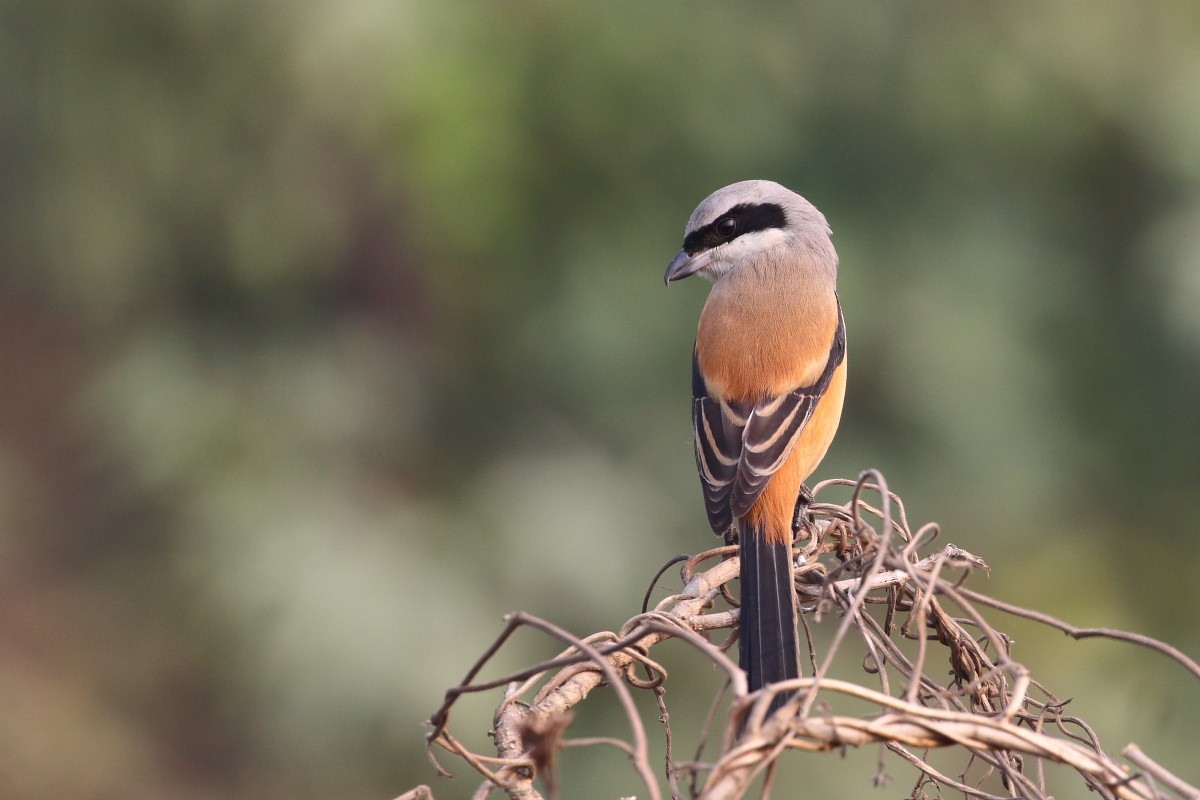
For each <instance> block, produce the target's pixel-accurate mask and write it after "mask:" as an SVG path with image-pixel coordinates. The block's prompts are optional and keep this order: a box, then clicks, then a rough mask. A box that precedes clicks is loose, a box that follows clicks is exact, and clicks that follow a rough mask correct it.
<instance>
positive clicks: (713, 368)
mask: <svg viewBox="0 0 1200 800" xmlns="http://www.w3.org/2000/svg"><path fill="white" fill-rule="evenodd" d="M837 265H838V259H837V253H836V252H834V249H833V242H832V241H831V240H830V230H829V225H828V223H826V221H825V217H824V216H822V214H821V212H820V211H818V210H817V209H816V208H815V207H814V206H813V205H812V204H811V203H809V202H808V201H807V200H805V199H804V198H803V197H801V196H800V195H798V194H796V193H795V192H792V191H789V190H788V189H785V188H784V187H783V186H780V185H779V184H777V183H773V182H771V181H742V182H740V183H735V184H732V185H730V186H726V187H725V188H724V189H719V190H717V191H716V192H713V193H712V194H711V195H709V196H708V197H707V198H706V199H705V200H704V202H702V203H701V204H700V205H699V207H697V208H696V210H695V211H694V212H692V216H691V219H689V220H688V224H687V228H686V229H685V233H684V239H683V249H681V250H680V251H679V252H678V253H676V255H675V257H674V258H673V259H672V260H671V263H670V265H669V266H668V267H667V272H666V275H665V276H664V278H665V280H666V282H667V283H668V284H669V283H670V282H671V281H677V280H680V279H682V278H686V277H688V276H689V275H694V274H697V273H699V274H700V275H703V276H704V277H706V278H708V279H709V280H711V281H712V283H713V287H712V290H711V291H710V292H709V295H708V301H707V302H706V303H705V304H704V309H703V311H701V312H700V325H699V328H698V329H697V331H696V347H695V350H694V351H693V355H692V428H693V430H694V433H695V437H694V438H695V447H696V468H697V470H698V471H699V473H700V482H701V484H702V486H703V489H704V504H705V508H706V510H707V511H708V521H709V524H710V525H712V529H713V531H714V532H715V533H716V534H718V535H720V536H725V535H727V534H728V533H729V532H730V529H731V528H733V527H734V525H735V521H736V529H737V538H738V543H739V549H738V553H739V557H740V562H741V565H740V570H741V574H740V579H741V601H740V602H741V620H740V623H739V625H740V632H739V637H740V644H739V646H738V649H739V663H740V665H741V668H742V669H743V670H745V671H746V675H747V681H748V683H749V688H750V690H751V691H754V690H757V689H759V688H761V687H763V686H764V685H766V684H770V683H774V682H776V681H782V680H788V679H790V678H796V677H799V674H800V671H799V670H800V663H799V662H800V646H799V640H798V638H797V632H796V625H797V616H796V615H797V611H796V600H795V598H796V595H795V592H794V590H793V585H792V581H793V565H792V558H791V544H792V536H793V520H794V519H796V516H797V510H798V508H797V506H798V502H799V501H798V498H799V496H800V493H801V488H802V484H803V481H804V480H805V479H806V478H807V477H808V476H809V475H810V474H812V471H813V470H814V469H816V467H817V464H818V463H820V461H821V458H822V457H824V455H825V451H826V450H827V449H828V448H829V444H830V442H831V441H833V435H834V433H835V432H836V431H837V427H838V421H839V420H840V418H841V415H842V399H843V397H844V396H845V392H846V328H845V323H844V322H843V321H842V310H841V305H840V303H839V302H838V297H837ZM782 702H783V699H782V698H780V699H778V700H777V702H776V704H775V705H780V704H782Z"/></svg>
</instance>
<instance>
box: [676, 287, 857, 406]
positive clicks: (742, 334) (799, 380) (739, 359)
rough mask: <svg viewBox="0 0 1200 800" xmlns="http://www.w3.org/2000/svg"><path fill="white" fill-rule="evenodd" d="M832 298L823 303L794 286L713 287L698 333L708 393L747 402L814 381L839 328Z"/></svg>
mask: <svg viewBox="0 0 1200 800" xmlns="http://www.w3.org/2000/svg"><path fill="white" fill-rule="evenodd" d="M829 294H830V298H829V300H830V301H831V302H823V301H822V299H821V298H820V297H818V296H815V294H814V293H812V292H804V291H798V290H797V289H796V288H794V287H785V286H778V285H776V286H770V285H767V286H753V285H742V286H738V285H732V286H721V285H718V286H714V287H713V291H712V293H711V294H710V295H709V298H708V302H706V303H705V305H704V311H703V312H701V314H700V325H699V328H698V329H697V332H696V356H697V359H698V360H699V366H700V372H701V374H702V375H703V377H704V381H705V384H706V385H707V386H708V390H709V392H710V393H711V394H713V395H716V396H718V397H722V398H725V399H727V400H732V401H734V402H743V401H746V400H759V399H762V398H765V397H773V396H776V395H779V394H783V393H786V392H789V391H791V390H792V389H795V388H797V387H800V386H807V385H809V384H811V383H812V382H813V381H815V380H816V379H817V378H818V377H819V376H820V374H821V371H822V370H823V369H824V367H825V362H826V360H827V358H828V355H829V342H830V341H831V340H832V337H833V329H834V328H835V327H836V324H837V301H836V298H834V297H833V295H832V293H829ZM825 306H829V307H828V308H825Z"/></svg>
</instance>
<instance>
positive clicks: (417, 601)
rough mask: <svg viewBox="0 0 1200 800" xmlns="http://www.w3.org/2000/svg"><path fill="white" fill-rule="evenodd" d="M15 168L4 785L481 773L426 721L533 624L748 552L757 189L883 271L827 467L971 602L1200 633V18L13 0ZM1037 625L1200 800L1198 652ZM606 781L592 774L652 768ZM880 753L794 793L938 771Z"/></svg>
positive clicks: (607, 785) (56, 790)
mask: <svg viewBox="0 0 1200 800" xmlns="http://www.w3.org/2000/svg"><path fill="white" fill-rule="evenodd" d="M0 176H2V177H0V269H2V273H0V329H2V331H3V333H2V337H3V338H2V339H0V375H2V376H3V377H2V380H0V569H2V570H3V581H2V582H0V592H2V594H3V601H2V602H0V741H2V745H0V795H3V796H5V797H23V798H34V799H36V798H60V797H79V798H110V797H122V798H151V797H154V798H157V797H175V798H220V797H237V798H263V799H266V800H270V799H271V798H281V799H282V798H289V799H291V800H295V799H296V798H324V797H346V798H349V797H361V798H390V797H393V796H395V795H397V794H399V793H400V792H402V791H404V790H406V789H408V788H411V786H412V785H414V784H416V783H418V782H431V783H433V786H434V789H435V793H436V794H437V795H438V797H439V798H445V797H467V796H469V795H470V792H471V791H472V789H473V787H474V786H475V783H476V782H475V780H474V779H473V778H471V777H470V775H469V773H468V771H467V770H466V769H465V768H463V767H461V765H456V766H457V767H458V769H457V772H458V774H459V779H458V780H457V781H455V782H445V781H439V780H436V779H435V778H434V776H433V772H432V770H431V768H430V767H429V766H428V765H427V763H426V761H425V759H424V756H423V754H422V746H423V735H424V731H425V729H424V728H423V727H422V725H421V721H422V720H424V719H425V718H426V717H427V716H428V715H429V714H430V713H431V712H432V711H433V709H434V708H436V706H437V705H438V703H439V702H440V699H441V693H442V692H443V691H444V690H445V688H446V687H448V686H450V685H451V684H453V683H455V682H457V680H458V679H459V678H460V677H461V676H462V674H463V673H464V672H465V670H466V669H467V667H468V666H469V665H470V664H471V663H472V661H473V660H474V658H475V657H476V655H478V654H479V653H480V652H481V651H482V650H483V648H484V647H485V646H486V644H487V643H488V642H489V641H490V640H491V637H492V636H493V635H495V633H497V632H498V631H499V630H500V627H501V619H500V618H501V614H502V613H504V612H507V611H510V610H516V609H524V610H527V611H530V612H532V613H535V614H540V615H542V616H545V617H547V618H549V619H551V620H553V621H555V622H556V623H558V624H561V625H563V626H565V627H567V628H569V629H571V630H574V631H576V632H578V633H585V632H589V631H594V630H600V629H606V628H614V627H615V626H617V625H619V624H620V623H621V622H623V621H624V620H625V619H627V618H628V617H629V616H630V615H631V614H633V613H634V612H635V611H636V609H637V606H638V604H639V603H640V599H641V593H642V591H643V589H644V587H645V585H646V582H647V580H648V578H649V576H650V575H651V574H652V572H653V570H654V568H655V567H656V566H657V565H658V564H660V563H662V562H663V561H665V560H666V559H667V558H668V557H670V556H672V555H675V554H677V553H680V552H687V551H691V552H694V551H696V550H699V549H701V548H706V547H708V546H710V545H712V544H713V543H714V540H713V539H712V538H711V535H710V534H709V533H708V532H707V525H706V523H705V520H704V515H703V511H702V506H701V501H700V494H699V490H698V484H697V481H696V477H695V473H694V469H693V462H692V453H691V445H690V427H689V424H690V423H689V402H690V400H689V365H690V361H689V359H690V348H691V339H692V335H693V333H694V330H695V322H696V318H697V314H698V311H699V308H700V305H701V304H702V302H703V298H704V294H705V291H706V287H705V286H704V285H703V284H702V283H701V282H700V281H688V282H686V283H685V284H682V285H679V286H673V287H672V288H671V289H670V290H667V289H665V288H664V287H663V286H662V272H663V269H664V267H665V265H666V262H667V260H668V259H669V258H670V257H671V255H672V254H673V253H674V252H675V250H676V249H677V248H678V246H679V244H680V241H681V238H682V232H683V225H684V222H685V221H686V219H687V216H688V215H689V214H690V213H691V211H692V209H693V207H694V206H695V205H696V204H697V203H698V202H699V200H700V199H702V198H703V197H704V196H705V195H707V194H708V193H709V192H710V191H712V190H714V189H716V188H718V187H720V186H722V185H724V184H726V183H729V182H732V181H734V180H740V179H745V178H771V179H775V180H778V181H780V182H782V183H784V184H786V185H788V186H790V187H791V188H794V189H796V190H797V191H799V192H801V193H802V194H804V195H805V196H807V197H808V198H809V199H810V200H812V201H813V202H814V203H815V204H816V205H817V206H818V207H819V208H821V209H822V210H823V211H824V212H825V214H826V215H827V217H828V218H829V220H830V222H831V224H832V226H833V229H834V234H835V235H834V241H835V244H836V245H837V247H838V249H839V251H840V254H841V258H842V270H841V281H840V287H841V297H842V302H843V305H844V308H845V313H846V320H847V325H848V329H849V344H850V351H851V364H852V371H851V375H850V385H849V392H848V397H847V403H846V414H845V417H844V419H843V422H842V428H841V433H840V435H839V438H838V440H837V441H836V443H835V445H834V447H833V449H832V451H831V453H830V455H829V457H828V458H827V459H826V461H825V463H824V465H823V466H822V468H821V470H820V472H819V473H818V476H817V477H832V476H845V477H855V476H856V475H857V474H858V473H859V472H860V471H861V470H863V469H866V468H868V467H877V468H880V469H881V470H883V472H884V473H885V475H886V476H887V478H888V479H889V481H890V483H891V486H892V488H893V489H894V490H896V491H898V492H899V493H900V494H901V495H902V496H903V497H904V498H905V500H906V501H907V504H908V508H909V514H910V518H911V519H912V521H913V522H914V526H915V525H918V524H921V523H923V522H925V521H928V520H937V521H938V522H940V523H941V524H942V526H943V530H944V534H943V538H942V541H943V542H945V541H951V542H954V543H955V544H957V545H960V546H962V547H965V548H967V549H968V550H971V551H972V552H974V553H977V554H979V555H980V556H982V557H983V558H985V559H986V560H987V561H988V562H989V563H990V564H991V566H992V567H993V574H992V576H991V577H990V578H987V577H985V576H983V575H978V576H976V578H975V579H974V581H975V582H974V584H973V585H974V586H975V587H976V588H979V589H982V590H985V591H988V592H991V593H994V594H996V595H998V596H1000V597H1002V598H1005V599H1007V600H1010V601H1013V602H1017V603H1022V604H1025V605H1029V606H1033V607H1037V608H1040V609H1042V610H1044V611H1047V612H1050V613H1054V614H1056V615H1058V616H1061V617H1064V618H1066V619H1068V620H1070V621H1072V622H1074V623H1077V624H1081V625H1111V626H1117V627H1124V628H1131V629H1135V630H1138V631H1141V632H1144V633H1148V634H1151V635H1154V636H1158V637H1161V638H1164V639H1167V640H1170V641H1171V642H1172V643H1174V644H1176V645H1177V646H1179V647H1180V648H1181V649H1183V650H1184V651H1185V652H1189V653H1191V654H1193V655H1196V654H1200V627H1198V626H1197V613H1198V612H1197V608H1198V607H1200V581H1197V579H1196V577H1195V565H1196V564H1197V563H1198V561H1200V541H1198V539H1197V536H1196V533H1197V527H1198V526H1197V522H1196V504H1197V501H1198V500H1200V489H1198V488H1197V479H1198V478H1200V7H1198V6H1197V5H1196V4H1195V3H1194V2H1191V0H1178V1H1177V2H1170V1H1162V2H1147V3H1136V4H1135V3H1127V2H1121V1H1119V0H1101V1H1100V2H1063V3H1056V4H1041V3H1031V2H1012V3H994V4H993V3H963V2H958V1H957V0H953V1H952V0H945V1H944V2H914V3H890V4H885V3H868V2H854V1H851V2H842V3H822V4H795V3H782V2H776V3H770V2H763V3H756V4H745V5H733V4H719V3H715V2H692V3H683V2H663V3H644V2H627V1H626V0H620V1H619V2H606V3H590V4H585V3H572V4H552V3H542V2H514V3H492V2H475V3H438V2H427V1H418V2H406V1H404V0H392V1H391V2H382V1H380V0H355V1H354V2H346V1H345V0H337V1H336V2H335V1H334V0H299V1H298V2H290V3H284V2H267V1H266V0H260V1H259V2H239V3H234V2H219V1H214V0H182V1H181V2H175V3H156V2H148V1H147V0H96V1H95V2H89V3H75V2H64V0H40V2H19V1H15V0H9V1H8V2H4V3H3V4H2V5H0ZM1172 565H1174V566H1173V567H1172V569H1167V568H1166V567H1168V566H1172ZM1176 568H1178V569H1176ZM997 624H998V625H999V626H1000V627H1002V628H1006V629H1008V630H1010V631H1012V632H1013V633H1014V635H1015V636H1016V638H1017V650H1016V653H1015V654H1016V656H1017V657H1018V658H1019V659H1021V660H1022V661H1023V662H1024V663H1025V664H1027V665H1028V666H1029V667H1030V668H1031V669H1032V670H1033V672H1034V674H1035V675H1036V676H1038V677H1040V678H1042V679H1043V680H1045V681H1046V682H1047V683H1048V684H1049V685H1050V687H1051V688H1052V689H1053V690H1055V691H1057V692H1058V693H1059V694H1060V696H1064V697H1075V698H1076V699H1075V702H1074V703H1073V704H1072V706H1070V709H1071V711H1072V712H1073V713H1075V714H1078V715H1080V716H1082V717H1084V718H1086V719H1088V720H1089V721H1091V722H1092V723H1093V724H1094V725H1095V726H1096V728H1097V730H1098V732H1099V733H1100V735H1101V737H1102V740H1103V741H1104V742H1105V743H1106V744H1107V746H1108V748H1109V749H1110V750H1112V751H1116V750H1118V749H1119V748H1120V747H1122V746H1123V745H1124V744H1125V743H1126V742H1127V741H1130V740H1135V741H1137V742H1139V743H1140V744H1141V745H1142V746H1143V748H1144V749H1146V750H1147V751H1148V752H1149V753H1150V754H1151V755H1153V756H1154V757H1156V758H1158V759H1159V760H1160V761H1162V762H1164V763H1165V764H1166V765H1167V766H1169V767H1171V768H1173V769H1175V770H1176V771H1177V772H1178V773H1179V774H1180V775H1181V776H1182V777H1184V778H1186V779H1189V780H1191V781H1193V782H1196V781H1200V772H1197V764H1196V760H1195V758H1194V752H1195V741H1196V739H1197V737H1198V736H1200V724H1198V723H1197V720H1198V719H1200V687H1198V686H1197V685H1196V683H1195V682H1194V681H1192V680H1190V679H1189V678H1188V677H1187V675H1186V673H1185V672H1184V671H1183V670H1182V669H1180V668H1179V667H1177V666H1175V665H1172V664H1169V663H1167V662H1165V660H1164V659H1161V658H1159V657H1157V656H1154V655H1152V654H1149V653H1147V652H1145V651H1140V650H1136V649H1134V648H1131V647H1118V646H1111V645H1107V644H1104V643H1100V642H1082V643H1076V642H1072V641H1070V640H1068V639H1066V638H1065V637H1063V636H1061V635H1060V634H1050V633H1045V632H1042V631H1039V630H1037V629H1036V628H1034V627H1033V626H1022V625H1019V624H1016V623H1012V624H1010V623H1009V622H1008V621H1007V620H1005V619H1003V618H1000V619H998V620H997ZM555 651H556V648H555V647H554V646H553V645H552V644H550V643H548V642H546V641H545V640H541V639H538V638H537V637H534V636H532V635H529V636H523V637H518V639H516V640H515V641H514V642H513V645H512V648H511V649H510V650H508V651H506V652H505V653H503V654H502V656H501V658H500V660H499V663H498V664H497V665H496V668H495V670H494V671H493V672H491V673H490V674H492V675H497V674H500V673H499V670H500V669H504V668H512V667H516V666H518V665H520V664H523V663H532V662H533V661H535V660H538V659H541V658H543V657H547V656H549V655H551V654H552V653H553V652H555ZM676 658H677V660H676V661H675V662H673V663H674V664H675V665H676V668H677V669H683V670H685V671H686V668H685V667H683V666H681V665H683V664H686V663H687V662H688V656H687V653H686V651H685V650H684V649H682V648H681V649H679V650H678V651H676ZM710 681H711V677H710ZM710 688H711V687H708V688H705V689H704V690H703V692H701V691H697V692H696V694H695V696H696V697H697V699H696V701H695V703H694V705H695V706H696V707H697V708H698V709H699V711H698V712H697V713H703V709H704V707H705V704H706V702H707V698H708V696H709V695H707V694H706V692H707V691H709V689H710ZM673 691H675V692H676V694H675V695H673V697H674V698H676V700H675V702H676V703H677V704H678V705H677V707H679V705H686V704H687V703H688V697H689V695H688V694H687V691H686V689H682V688H681V689H677V690H673ZM494 699H495V698H492V700H494ZM601 704H609V705H611V703H610V700H608V699H605V698H602V697H600V698H599V699H598V700H596V705H597V706H599V705H601ZM476 706H477V707H476V710H475V711H467V710H466V709H464V713H463V714H461V715H459V716H458V717H456V718H455V720H456V722H458V723H460V724H463V725H465V726H466V728H467V731H468V732H470V733H472V734H473V735H479V737H480V741H479V742H478V743H480V744H486V740H483V739H482V731H483V730H484V729H485V728H486V724H487V720H488V718H489V705H488V703H486V702H481V703H477V704H476ZM591 713H592V714H599V715H600V717H601V719H600V721H599V722H597V723H595V725H594V726H593V727H590V728H589V727H588V725H587V724H586V723H583V722H581V723H580V724H581V725H583V727H581V728H580V729H579V730H578V731H575V730H573V731H572V732H578V733H583V732H587V731H591V732H604V733H607V734H610V735H619V734H620V733H621V730H622V729H621V725H620V720H619V718H617V717H616V716H615V714H610V716H609V717H604V716H603V714H600V712H599V711H593V712H591ZM604 713H605V714H607V713H609V712H604ZM680 713H683V712H682V711H680ZM471 714H476V717H474V718H472V717H471ZM580 716H581V718H582V717H587V716H589V714H584V713H581V714H580ZM650 716H652V714H650ZM648 718H649V717H648ZM570 758H574V759H575V761H573V762H570V763H568V764H567V766H566V767H565V768H566V769H568V771H569V774H570V775H571V776H573V777H574V778H575V779H576V780H578V781H579V783H578V784H576V788H574V789H572V790H571V791H569V792H568V796H571V797H589V796H595V797H614V796H618V793H619V792H626V793H634V792H640V790H639V789H638V787H637V785H636V784H635V783H633V782H632V778H631V776H632V772H631V771H630V770H629V769H628V767H627V765H626V764H625V763H624V759H623V758H622V757H620V756H619V755H612V754H608V755H607V756H605V759H606V760H603V761H602V763H598V764H596V765H595V766H592V765H590V764H589V763H587V759H586V757H582V758H581V756H579V755H578V754H569V756H568V760H569V759H570ZM874 758H875V753H874V752H871V753H869V754H867V759H866V762H865V763H866V766H865V768H861V769H851V768H850V767H849V766H847V762H843V761H841V760H840V759H838V758H829V757H816V756H802V757H799V758H798V759H796V764H798V765H800V766H801V767H802V768H803V770H811V772H803V773H802V775H801V777H800V778H798V779H797V780H798V781H800V782H801V783H800V785H803V786H806V787H808V788H807V789H806V792H809V793H816V794H817V795H820V796H828V797H848V798H849V797H864V796H904V794H906V793H907V792H908V790H909V788H910V787H911V783H912V773H911V770H908V769H907V768H904V767H901V766H898V765H897V766H894V767H893V768H892V770H891V772H892V774H893V775H894V776H895V782H894V783H893V784H891V785H890V786H889V788H887V789H884V790H881V791H878V792H874V793H872V792H870V789H869V786H870V777H871V774H872V771H873V769H874V766H873V764H874ZM446 762H447V763H451V759H449V758H447V759H446ZM572 770H573V772H571V771H572ZM613 775H620V780H619V781H618V780H616V779H613V778H612V777H611V776H613ZM605 776H607V777H605ZM585 784H586V785H587V786H589V787H590V788H588V789H584V788H579V787H580V786H583V785H585ZM1055 788H1056V791H1055V794H1057V795H1059V796H1060V797H1062V796H1070V797H1082V796H1085V792H1084V790H1083V789H1082V787H1079V786H1077V785H1076V784H1075V783H1074V782H1069V783H1067V784H1064V785H1060V786H1058V787H1055Z"/></svg>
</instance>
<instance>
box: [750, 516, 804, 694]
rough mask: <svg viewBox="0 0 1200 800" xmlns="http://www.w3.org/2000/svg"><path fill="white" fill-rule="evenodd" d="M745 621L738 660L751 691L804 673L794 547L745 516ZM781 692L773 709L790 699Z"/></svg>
mask: <svg viewBox="0 0 1200 800" xmlns="http://www.w3.org/2000/svg"><path fill="white" fill-rule="evenodd" d="M738 540H739V547H738V553H739V556H740V559H741V568H740V571H741V576H740V579H741V584H742V585H741V606H742V611H741V622H740V626H739V637H740V643H739V645H738V663H739V666H741V668H742V669H743V670H745V671H746V676H747V681H748V683H749V688H750V691H752V692H753V691H756V690H758V689H761V688H762V687H763V686H765V685H767V684H770V683H775V682H777V681H784V680H790V679H792V678H798V677H799V676H800V643H799V639H798V638H797V632H796V623H797V620H796V606H795V600H794V597H795V594H794V592H793V589H792V554H791V548H789V547H788V546H787V545H785V544H782V543H776V542H768V541H766V537H764V536H763V532H762V531H760V530H756V529H755V527H754V526H752V525H749V524H747V523H746V521H745V520H742V521H741V531H740V533H739V537H738ZM788 696H789V695H787V694H780V695H778V696H777V697H776V700H775V701H774V702H773V703H772V705H771V709H770V710H771V711H774V710H775V709H776V708H778V707H779V706H781V705H782V704H783V703H784V702H786V701H787V698H788Z"/></svg>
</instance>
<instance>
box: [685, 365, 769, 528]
mask: <svg viewBox="0 0 1200 800" xmlns="http://www.w3.org/2000/svg"><path fill="white" fill-rule="evenodd" d="M753 410H754V405H753V404H752V403H742V404H731V403H727V402H723V401H722V400H720V399H718V398H715V397H710V396H709V394H708V387H707V386H705V385H704V378H703V377H702V376H701V375H700V363H699V360H698V359H697V357H696V354H695V352H694V351H693V353H692V432H693V434H694V439H695V444H696V471H697V472H699V473H700V483H701V485H702V486H703V488H704V508H705V510H706V511H707V512H708V522H709V524H710V525H711V526H712V529H713V532H714V533H716V534H717V535H718V536H724V535H725V533H726V532H728V531H729V528H730V526H732V525H733V516H732V514H731V513H730V511H729V495H730V493H731V492H732V491H733V481H734V479H735V478H736V477H737V473H738V462H739V461H740V460H741V457H742V432H743V430H744V429H745V427H746V421H747V420H748V419H749V417H750V414H751V412H752V411H753Z"/></svg>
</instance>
